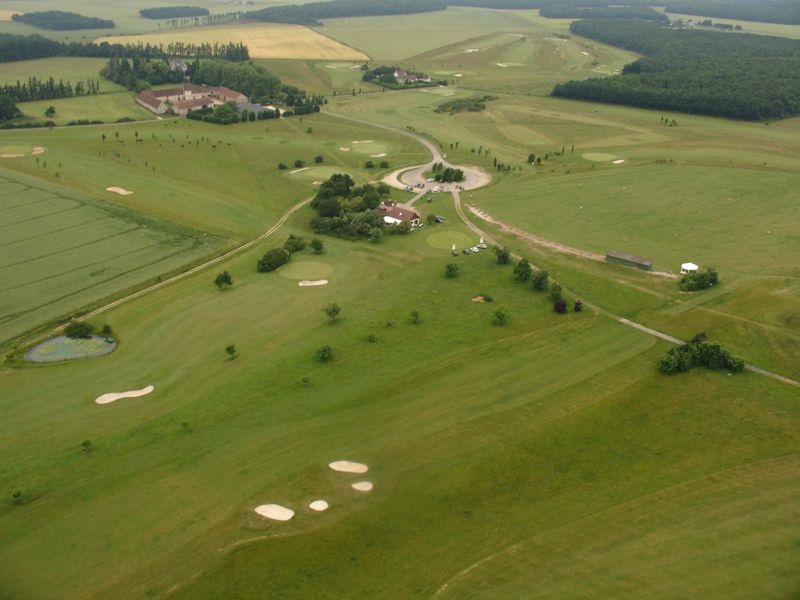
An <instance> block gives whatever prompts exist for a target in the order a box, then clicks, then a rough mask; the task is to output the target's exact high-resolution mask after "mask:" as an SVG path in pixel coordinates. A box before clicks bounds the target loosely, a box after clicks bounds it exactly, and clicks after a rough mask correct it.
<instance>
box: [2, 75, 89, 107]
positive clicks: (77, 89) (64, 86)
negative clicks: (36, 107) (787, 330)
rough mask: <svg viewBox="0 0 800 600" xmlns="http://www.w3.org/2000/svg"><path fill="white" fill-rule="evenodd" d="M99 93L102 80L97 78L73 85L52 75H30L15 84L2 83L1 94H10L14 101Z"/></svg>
mask: <svg viewBox="0 0 800 600" xmlns="http://www.w3.org/2000/svg"><path fill="white" fill-rule="evenodd" d="M99 93H100V82H98V81H97V80H95V79H89V80H87V81H86V82H83V81H78V82H77V83H75V85H72V83H70V82H69V81H66V82H65V81H63V80H59V81H58V82H56V80H55V79H53V78H52V77H50V78H49V79H37V78H36V77H29V78H28V80H27V81H26V82H20V81H17V82H16V83H14V84H5V85H0V96H9V97H10V98H12V99H13V100H14V102H28V101H31V100H53V99H55V98H72V97H73V96H91V95H93V94H99Z"/></svg>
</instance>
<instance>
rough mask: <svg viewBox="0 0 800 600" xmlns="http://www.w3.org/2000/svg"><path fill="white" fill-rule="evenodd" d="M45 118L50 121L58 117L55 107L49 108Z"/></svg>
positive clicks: (45, 112)
mask: <svg viewBox="0 0 800 600" xmlns="http://www.w3.org/2000/svg"><path fill="white" fill-rule="evenodd" d="M44 116H45V117H47V118H48V119H49V118H51V117H55V116H56V107H55V106H48V107H47V110H45V111H44Z"/></svg>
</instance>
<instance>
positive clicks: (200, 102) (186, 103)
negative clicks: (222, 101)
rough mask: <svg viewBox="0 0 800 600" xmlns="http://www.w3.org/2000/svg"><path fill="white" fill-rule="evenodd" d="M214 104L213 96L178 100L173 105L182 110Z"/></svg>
mask: <svg viewBox="0 0 800 600" xmlns="http://www.w3.org/2000/svg"><path fill="white" fill-rule="evenodd" d="M209 104H214V99H213V98H210V97H209V98H195V99H194V100H178V101H177V102H175V104H173V105H172V108H174V109H177V110H182V109H184V108H188V109H192V108H197V107H200V106H208V105H209Z"/></svg>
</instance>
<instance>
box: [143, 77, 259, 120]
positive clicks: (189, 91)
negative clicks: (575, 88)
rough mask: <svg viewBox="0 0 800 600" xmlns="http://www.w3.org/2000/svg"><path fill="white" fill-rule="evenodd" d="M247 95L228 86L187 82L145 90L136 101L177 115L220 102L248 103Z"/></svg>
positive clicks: (156, 110)
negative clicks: (170, 86) (174, 86)
mask: <svg viewBox="0 0 800 600" xmlns="http://www.w3.org/2000/svg"><path fill="white" fill-rule="evenodd" d="M248 101H249V100H248V98H247V96H245V95H244V94H242V93H240V92H236V91H234V90H230V89H228V88H226V87H209V86H205V85H192V84H190V83H185V84H183V85H181V86H180V87H176V88H166V89H161V90H145V91H143V92H140V93H139V94H137V95H136V102H137V103H138V104H140V105H142V106H144V107H145V108H146V109H147V110H149V111H151V112H154V113H156V114H157V115H163V114H164V113H166V112H168V111H169V110H170V109H172V112H174V113H175V114H176V115H181V116H185V115H187V114H188V113H189V112H191V111H193V110H200V109H202V108H213V107H214V106H217V105H219V104H225V103H226V102H233V103H234V104H243V103H247V102H248Z"/></svg>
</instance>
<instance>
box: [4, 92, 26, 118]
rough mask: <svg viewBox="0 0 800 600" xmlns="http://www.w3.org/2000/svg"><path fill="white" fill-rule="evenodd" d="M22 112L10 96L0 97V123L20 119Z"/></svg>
mask: <svg viewBox="0 0 800 600" xmlns="http://www.w3.org/2000/svg"><path fill="white" fill-rule="evenodd" d="M21 116H22V112H21V111H20V110H19V109H18V108H17V104H16V103H15V102H14V99H13V98H12V97H11V96H0V121H8V120H9V119H16V118H17V117H21Z"/></svg>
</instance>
